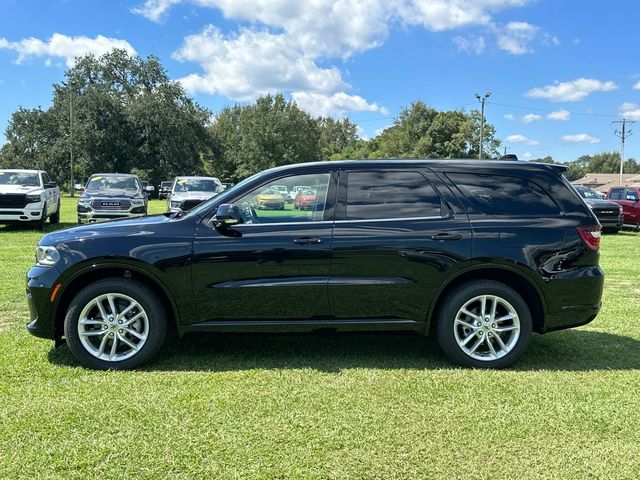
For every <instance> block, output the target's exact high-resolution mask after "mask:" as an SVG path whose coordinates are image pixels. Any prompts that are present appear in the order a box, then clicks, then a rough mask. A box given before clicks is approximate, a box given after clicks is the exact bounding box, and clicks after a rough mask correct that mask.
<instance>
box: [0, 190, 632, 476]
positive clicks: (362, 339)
mask: <svg viewBox="0 0 640 480" xmlns="http://www.w3.org/2000/svg"><path fill="white" fill-rule="evenodd" d="M72 202H73V201H72V200H71V199H65V201H64V206H63V209H64V211H63V222H68V223H73V222H74V220H75V218H74V209H73V206H74V205H73V203H72ZM152 206H153V209H154V210H155V209H158V210H159V211H162V210H163V209H164V203H163V202H157V201H156V202H154V203H153V204H152ZM39 235H40V233H38V232H34V231H28V230H25V229H18V228H14V227H11V228H4V229H2V228H0V236H1V238H2V242H0V273H1V278H2V282H0V478H11V479H14V478H65V479H67V478H97V477H100V478H150V479H151V478H153V479H156V478H185V479H191V478H207V479H218V478H250V479H253V478H265V479H266V478H336V479H343V478H363V479H375V478H380V479H392V478H445V479H452V478H460V479H489V478H491V479H514V478H518V479H520V478H536V479H537V478H575V479H585V478H603V479H605V478H606V479H609V478H628V479H635V478H638V475H639V472H640V400H639V392H640V235H638V234H637V233H630V232H627V233H622V234H620V235H615V236H606V237H605V238H604V240H603V244H602V262H601V263H602V266H603V268H604V269H605V271H606V273H607V278H606V287H605V294H604V307H603V310H602V312H601V314H600V315H599V316H598V318H597V319H596V320H595V321H594V322H593V323H592V324H590V325H588V326H586V327H582V328H579V329H575V330H569V331H564V332H557V333H553V334H549V335H545V336H538V335H536V336H534V338H533V340H532V343H531V346H530V348H529V350H528V353H527V354H526V355H525V357H524V358H523V359H522V360H521V362H520V363H518V365H517V366H516V367H515V368H514V369H511V370H506V371H496V372H492V371H476V370H464V369H458V368H454V367H452V365H451V364H450V363H449V362H448V361H447V360H446V359H445V358H444V357H443V355H442V354H441V353H440V352H439V351H438V350H437V349H436V347H435V344H434V343H433V341H432V340H430V339H426V340H425V339H421V338H417V337H403V336H391V335H359V336H356V335H342V336H337V335H336V336H331V335H325V336H302V335H298V336H296V335H290V336H215V335H198V336H191V337H185V338H184V339H181V340H177V339H173V340H171V341H169V342H168V344H167V346H166V347H165V348H164V349H163V351H162V352H161V353H160V355H159V358H158V360H157V361H156V362H154V363H153V364H152V365H150V366H149V367H147V368H145V369H143V370H140V371H135V372H94V371H90V370H85V369H83V368H80V367H78V365H77V363H76V362H75V361H74V359H73V357H72V356H71V355H70V353H69V351H68V350H67V348H66V347H62V348H59V349H53V345H52V343H51V342H48V341H46V340H40V339H37V338H34V337H31V336H30V335H29V334H28V333H27V332H26V330H25V329H24V323H25V322H26V321H27V312H26V307H25V299H24V285H23V275H24V272H25V271H26V270H27V269H28V267H29V266H30V264H31V263H32V261H33V246H34V245H35V243H36V242H37V239H38V238H39Z"/></svg>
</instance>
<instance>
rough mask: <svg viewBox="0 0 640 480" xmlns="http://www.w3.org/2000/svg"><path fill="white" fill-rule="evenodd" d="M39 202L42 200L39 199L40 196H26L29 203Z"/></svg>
mask: <svg viewBox="0 0 640 480" xmlns="http://www.w3.org/2000/svg"><path fill="white" fill-rule="evenodd" d="M40 200H42V198H40V194H32V195H27V202H29V203H35V202H39V201H40Z"/></svg>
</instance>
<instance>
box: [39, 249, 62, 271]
mask: <svg viewBox="0 0 640 480" xmlns="http://www.w3.org/2000/svg"><path fill="white" fill-rule="evenodd" d="M58 260H60V253H59V252H58V250H56V247H46V246H41V245H38V246H37V247H36V263H37V264H38V265H45V266H48V267H50V266H52V265H55V264H56V263H57V262H58Z"/></svg>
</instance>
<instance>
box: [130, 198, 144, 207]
mask: <svg viewBox="0 0 640 480" xmlns="http://www.w3.org/2000/svg"><path fill="white" fill-rule="evenodd" d="M131 205H144V200H143V199H141V198H132V199H131Z"/></svg>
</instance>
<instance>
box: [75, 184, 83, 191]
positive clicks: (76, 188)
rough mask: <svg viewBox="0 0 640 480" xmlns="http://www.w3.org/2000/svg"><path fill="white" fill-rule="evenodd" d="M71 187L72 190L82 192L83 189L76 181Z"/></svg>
mask: <svg viewBox="0 0 640 480" xmlns="http://www.w3.org/2000/svg"><path fill="white" fill-rule="evenodd" d="M73 189H74V190H76V191H78V192H82V191H84V187H83V186H82V185H81V184H79V183H76V184H75V185H74V186H73Z"/></svg>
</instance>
